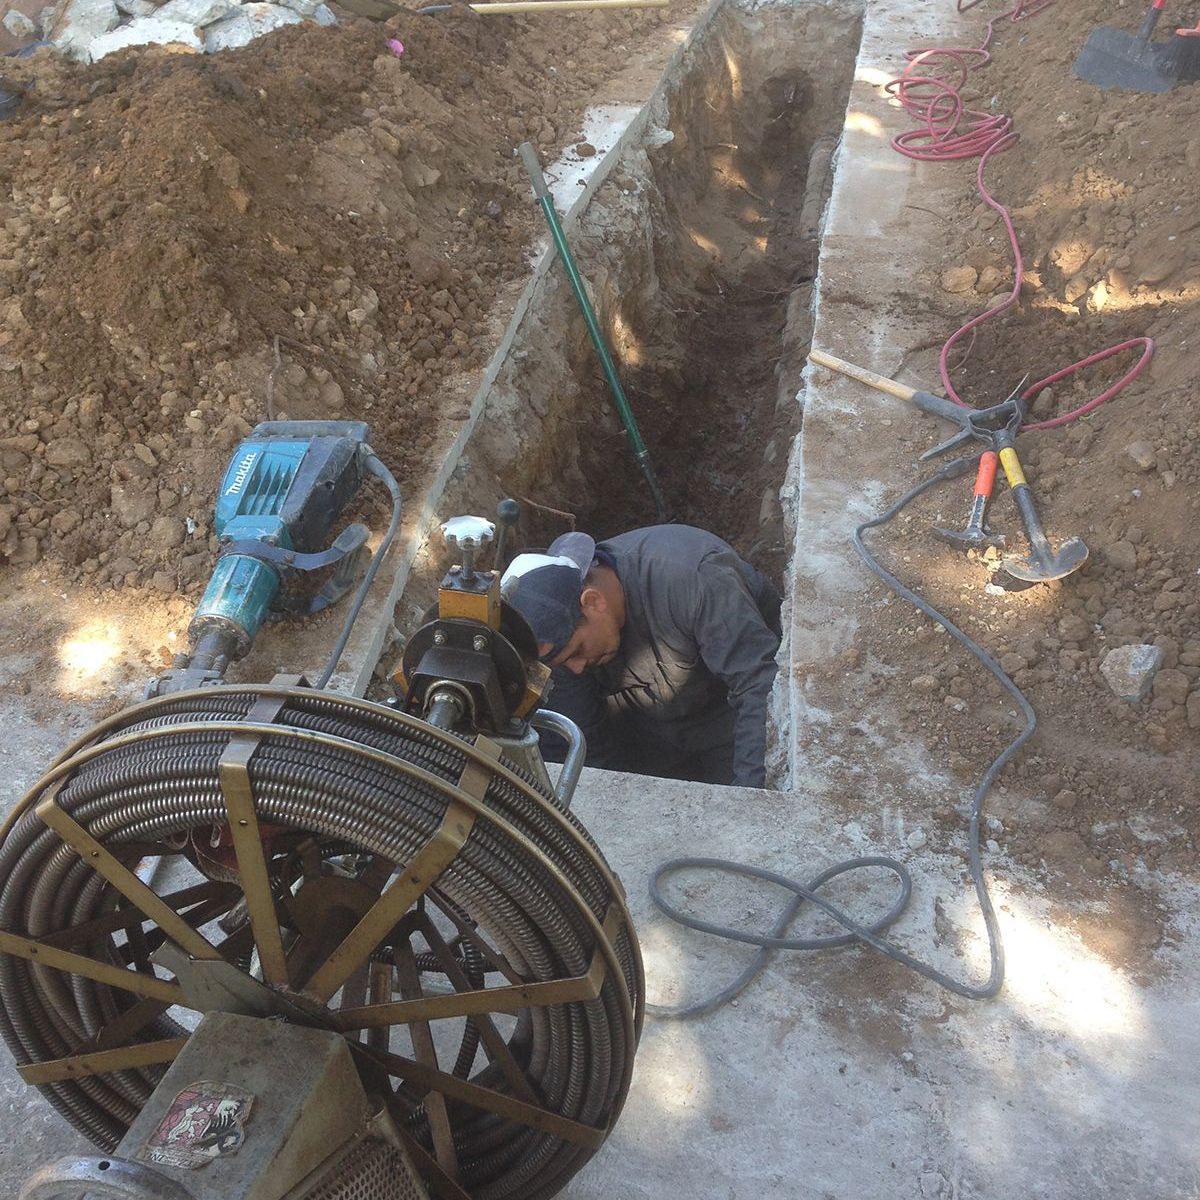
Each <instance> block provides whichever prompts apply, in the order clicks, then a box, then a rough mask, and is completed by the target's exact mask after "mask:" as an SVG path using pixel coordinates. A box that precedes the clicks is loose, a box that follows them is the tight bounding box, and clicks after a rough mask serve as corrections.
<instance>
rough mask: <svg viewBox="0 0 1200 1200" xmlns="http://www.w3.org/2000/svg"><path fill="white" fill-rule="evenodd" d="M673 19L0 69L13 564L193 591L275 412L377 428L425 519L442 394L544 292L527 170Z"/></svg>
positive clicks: (572, 133) (1, 387)
mask: <svg viewBox="0 0 1200 1200" xmlns="http://www.w3.org/2000/svg"><path fill="white" fill-rule="evenodd" d="M680 7H681V8H682V9H685V10H686V9H688V8H689V5H686V4H685V5H683V6H680ZM679 17H680V8H679V7H677V8H674V9H673V10H672V11H671V12H670V13H669V14H659V13H658V12H634V13H620V14H612V13H606V14H599V15H597V14H582V15H581V14H570V15H567V16H558V17H553V16H551V17H540V18H528V19H520V18H490V19H485V18H478V17H475V16H474V15H473V14H471V13H470V12H469V11H468V10H466V9H463V10H455V11H453V12H450V13H445V14H441V15H439V16H438V17H436V18H431V17H420V16H417V15H408V14H405V15H402V16H399V17H397V18H395V19H394V20H392V21H390V22H388V24H387V25H386V26H383V25H379V24H375V23H372V22H368V21H363V20H353V19H352V20H349V21H347V23H345V24H344V25H342V26H341V27H339V28H336V29H329V30H326V29H319V28H312V27H307V26H306V27H292V28H288V29H284V30H281V31H280V32H278V33H276V34H273V35H271V36H269V37H267V38H265V39H261V40H259V41H256V42H254V43H252V44H251V45H250V46H249V47H247V48H245V49H244V50H241V51H236V52H232V53H225V54H221V55H218V56H189V55H175V54H170V53H167V52H165V51H160V50H135V51H129V52H125V53H122V54H119V55H114V56H112V57H110V58H106V59H104V60H103V62H101V63H100V64H97V65H94V66H89V67H81V66H77V65H74V64H70V63H65V62H63V61H61V60H58V59H56V58H54V57H52V56H50V55H49V54H48V53H43V54H41V55H39V56H36V57H35V58H33V59H31V60H27V61H17V60H10V61H8V62H6V63H5V64H4V67H3V73H4V78H5V80H6V82H7V84H8V86H10V87H20V88H23V89H25V92H26V100H25V103H24V104H23V106H22V109H21V110H20V113H19V115H18V117H17V118H16V119H14V120H10V121H7V122H4V123H0V468H2V470H0V480H2V488H3V496H2V497H0V549H2V551H3V555H4V556H5V557H6V558H7V559H8V561H9V562H10V563H13V564H16V565H21V564H32V563H35V562H39V561H42V560H53V563H54V565H55V566H56V567H57V568H58V569H59V570H61V572H62V576H63V578H64V579H65V580H66V581H67V582H80V581H82V582H86V583H89V584H98V585H101V586H105V587H107V586H135V585H142V584H150V585H152V586H153V587H154V588H155V589H157V590H158V591H160V592H163V593H166V594H173V593H175V592H177V591H178V590H179V589H181V588H182V589H184V590H188V589H194V588H195V587H196V586H198V585H199V582H200V581H201V580H202V579H203V578H204V577H205V575H206V574H207V571H208V569H209V566H210V564H211V553H212V550H213V549H214V545H215V543H214V539H213V537H212V536H211V533H210V529H209V519H210V514H211V505H212V495H213V491H214V487H215V484H216V481H217V479H218V476H219V472H220V470H221V469H222V467H223V466H224V464H225V461H226V458H227V456H228V454H229V451H230V449H231V448H232V447H233V446H234V445H235V444H236V442H237V441H238V440H239V439H240V438H241V437H243V436H244V435H245V434H246V433H247V432H248V431H249V430H250V428H251V427H252V425H253V424H254V423H256V422H257V421H259V420H261V419H264V418H265V417H266V416H267V415H268V414H267V409H268V403H267V398H268V393H270V396H271V399H272V401H273V405H272V407H273V410H274V412H275V415H277V416H284V415H286V416H288V417H292V418H313V417H345V418H359V419H365V420H367V421H369V422H370V423H371V426H372V431H373V442H374V444H375V447H376V449H377V450H378V451H379V452H380V454H381V456H382V457H383V458H384V459H385V460H386V461H387V462H388V463H389V465H390V466H391V468H392V469H393V471H394V472H395V473H396V475H397V477H398V479H399V480H400V483H401V487H402V489H403V491H404V492H405V494H406V495H408V496H410V497H411V496H413V495H414V494H420V490H421V481H422V479H423V476H424V475H425V474H426V473H427V472H428V471H429V470H430V469H431V467H432V466H433V465H434V464H433V463H432V461H431V459H432V458H433V455H432V453H431V451H432V448H433V447H434V446H435V445H437V444H440V443H441V442H443V441H444V439H445V437H446V435H447V433H452V432H453V430H454V429H456V428H457V426H458V424H459V423H461V422H462V421H463V420H464V419H465V418H466V416H467V412H466V408H465V406H464V405H463V404H462V402H461V399H460V394H461V388H459V389H457V390H454V389H452V388H451V386H450V383H449V381H450V380H452V379H453V378H454V377H456V376H461V375H462V374H463V373H464V372H469V371H470V370H472V369H473V368H475V367H478V366H479V365H480V364H481V363H482V362H483V361H484V360H485V359H486V357H487V356H488V354H489V353H490V350H491V344H492V336H493V334H494V328H493V320H494V316H495V311H496V309H497V308H500V307H503V305H504V304H505V303H507V302H508V300H509V299H510V297H509V296H508V292H509V291H511V289H512V288H513V287H514V286H515V285H516V284H517V282H518V281H519V280H520V279H522V278H523V277H524V275H525V274H526V272H527V270H528V260H527V253H528V249H529V246H530V243H531V238H532V235H533V233H534V229H535V220H536V210H535V209H534V208H533V207H532V204H531V202H529V199H528V184H527V182H526V181H525V179H524V176H523V174H522V172H521V169H520V167H519V165H517V163H516V161H515V160H514V158H513V147H514V145H515V144H516V143H517V142H519V141H522V140H525V139H527V138H528V139H530V140H532V141H534V142H535V143H536V144H537V145H538V146H539V147H540V148H541V150H542V151H543V153H544V154H547V155H550V156H552V155H553V153H556V152H557V149H558V148H559V147H560V146H562V145H563V144H566V143H569V142H571V141H572V140H575V139H576V135H577V131H578V127H579V120H580V115H581V113H582V111H583V109H584V108H585V106H586V103H587V101H588V99H589V97H590V95H591V93H593V92H594V91H596V90H597V89H600V88H602V85H603V83H604V81H605V80H606V79H607V78H609V77H610V76H611V75H612V74H613V73H614V72H616V71H617V70H618V69H620V68H623V67H625V66H626V65H627V64H628V62H629V60H630V59H631V58H636V57H637V51H638V50H639V48H640V47H641V46H643V45H646V44H648V42H649V40H652V39H653V38H654V37H655V36H656V35H657V34H658V33H659V31H660V26H661V25H663V24H664V23H665V22H666V21H667V20H670V21H677V20H678V19H679ZM666 32H667V31H666V30H662V33H663V34H665V33H666ZM388 38H398V39H399V40H400V41H401V42H402V43H403V45H404V47H405V52H404V54H403V56H402V57H399V58H397V57H396V56H394V55H393V54H392V53H390V52H389V51H388V49H387V46H386V44H385V43H386V40H387V39H388ZM276 339H278V345H279V350H280V356H279V359H278V361H276V358H275V354H274V347H275V344H276ZM448 397H449V398H448Z"/></svg>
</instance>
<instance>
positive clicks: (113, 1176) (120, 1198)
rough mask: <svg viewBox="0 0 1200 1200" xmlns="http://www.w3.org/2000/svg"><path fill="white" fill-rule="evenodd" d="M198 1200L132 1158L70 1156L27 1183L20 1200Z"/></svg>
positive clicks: (180, 1185) (31, 1177)
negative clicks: (86, 1198) (85, 1198)
mask: <svg viewBox="0 0 1200 1200" xmlns="http://www.w3.org/2000/svg"><path fill="white" fill-rule="evenodd" d="M84 1196H88V1197H93V1196H94V1197H96V1198H97V1200H100V1198H101V1197H102V1198H103V1200H195V1196H194V1195H193V1194H192V1192H190V1191H189V1190H188V1189H187V1188H185V1187H184V1186H183V1184H182V1183H178V1182H176V1181H175V1180H174V1179H170V1178H168V1177H167V1176H166V1175H164V1174H163V1173H162V1172H161V1171H156V1170H155V1169H154V1168H153V1167H147V1166H145V1165H144V1164H143V1163H137V1162H132V1161H131V1160H130V1159H128V1158H113V1157H111V1156H109V1157H100V1156H90V1155H88V1156H85V1155H68V1156H67V1157H66V1158H60V1159H58V1160H56V1161H55V1162H52V1163H47V1164H46V1166H44V1167H42V1169H41V1170H40V1171H37V1172H35V1173H34V1174H33V1175H31V1176H30V1177H29V1179H28V1180H27V1181H26V1183H25V1186H24V1187H23V1188H22V1189H21V1192H20V1195H19V1196H18V1198H17V1200H81V1198H82V1197H84Z"/></svg>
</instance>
